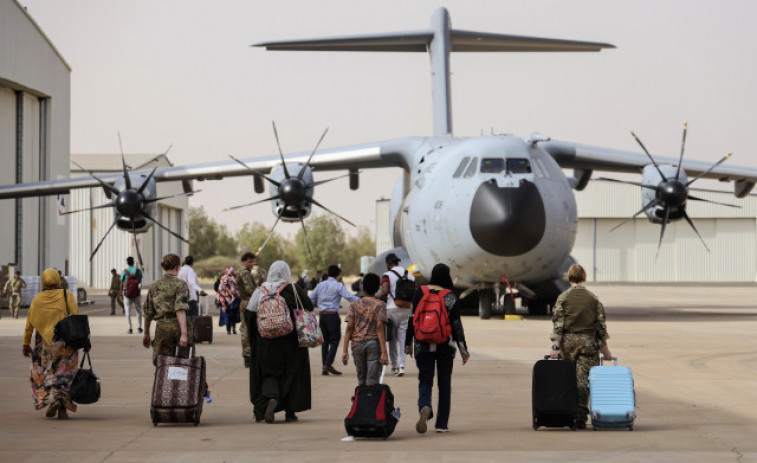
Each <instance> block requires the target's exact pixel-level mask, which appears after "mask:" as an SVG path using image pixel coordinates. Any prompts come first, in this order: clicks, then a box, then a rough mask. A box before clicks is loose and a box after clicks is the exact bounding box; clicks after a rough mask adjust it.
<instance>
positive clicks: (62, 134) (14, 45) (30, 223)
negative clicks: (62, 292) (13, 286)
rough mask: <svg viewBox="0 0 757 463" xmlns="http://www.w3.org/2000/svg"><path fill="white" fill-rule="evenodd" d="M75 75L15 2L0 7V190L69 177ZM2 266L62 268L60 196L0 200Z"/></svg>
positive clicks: (34, 270)
mask: <svg viewBox="0 0 757 463" xmlns="http://www.w3.org/2000/svg"><path fill="white" fill-rule="evenodd" d="M70 114H71V68H70V67H69V65H68V64H67V63H66V61H65V60H64V59H63V57H62V56H61V55H60V53H58V51H57V50H56V49H55V46H54V45H53V44H52V42H51V41H50V40H49V39H48V38H47V37H46V36H45V34H44V33H43V32H42V30H41V29H40V28H39V26H38V25H37V23H35V22H34V20H33V19H32V18H31V16H29V14H28V13H27V12H26V10H25V9H24V8H23V7H22V6H21V5H20V4H19V3H18V2H17V1H16V0H0V161H2V163H3V167H4V168H3V169H0V184H13V183H20V182H32V181H38V180H52V179H56V178H63V177H67V176H68V163H69V154H70V133H71V121H70ZM0 218H1V219H0V236H1V237H2V239H0V262H2V263H3V264H5V263H11V262H13V263H18V265H19V268H20V270H21V272H22V273H23V274H25V275H35V274H36V275H39V274H40V273H41V272H42V270H44V269H45V268H46V267H48V266H54V267H58V268H60V269H64V268H65V267H66V260H67V255H68V227H67V226H66V223H65V221H64V220H62V218H59V217H58V215H57V202H56V198H55V197H44V198H26V199H18V200H14V199H6V200H2V201H0Z"/></svg>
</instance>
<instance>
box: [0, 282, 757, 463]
mask: <svg viewBox="0 0 757 463" xmlns="http://www.w3.org/2000/svg"><path fill="white" fill-rule="evenodd" d="M589 287H590V288H591V289H592V290H593V291H594V292H595V293H596V294H597V295H598V296H599V297H600V299H601V300H602V301H603V302H604V304H605V307H606V310H607V318H608V328H609V332H610V335H611V340H610V346H611V349H612V352H613V354H614V355H616V356H618V357H619V358H620V363H621V364H623V365H627V366H630V367H631V368H632V370H633V373H634V379H635V384H636V397H637V415H638V419H637V421H636V426H635V428H634V431H633V432H630V431H627V430H618V431H596V432H594V431H591V429H589V430H586V431H575V432H571V431H570V430H568V429H567V428H563V429H544V428H540V429H539V430H538V431H534V430H533V429H532V427H531V370H532V367H533V364H534V362H535V361H536V360H538V359H540V358H541V357H543V355H544V354H545V353H547V351H548V347H549V344H550V342H549V338H548V335H549V332H550V330H551V322H550V319H549V317H526V319H525V320H523V321H507V322H505V321H503V320H494V319H492V320H479V319H478V318H477V317H464V319H463V323H464V326H465V332H466V336H467V339H468V346H469V348H470V351H471V355H472V357H471V360H470V362H469V363H468V364H467V365H465V366H463V365H462V362H461V361H460V359H459V357H458V358H457V359H456V360H455V366H454V372H453V379H452V389H453V392H452V414H451V417H450V425H449V426H450V432H449V433H447V434H437V433H434V432H433V420H432V421H431V422H430V426H429V428H430V431H429V432H428V433H427V434H425V435H419V434H417V433H416V431H415V423H416V421H417V418H418V413H417V405H416V400H417V369H416V367H415V364H414V362H413V361H412V360H409V361H408V365H407V369H406V370H407V373H406V375H405V376H404V377H394V376H390V377H389V378H388V379H387V383H388V384H389V385H390V386H391V388H392V391H393V392H394V394H395V397H396V399H395V400H396V406H399V407H401V410H402V418H401V420H400V422H399V424H398V425H397V429H396V430H395V433H394V434H393V435H392V436H391V437H390V438H389V439H388V440H385V441H384V440H364V439H363V440H361V439H358V440H357V441H355V442H341V441H340V439H341V438H342V437H344V436H345V435H346V433H345V431H344V426H343V419H344V417H345V415H346V414H347V412H348V410H349V406H350V396H351V395H352V392H353V389H354V386H355V384H356V376H355V369H354V366H353V365H348V366H345V367H342V366H341V365H336V366H337V368H338V369H339V370H341V371H343V372H344V375H342V376H322V375H321V368H320V367H321V365H320V350H319V349H313V350H311V352H310V359H311V374H312V390H313V400H312V402H313V408H312V410H310V411H307V412H302V413H300V414H299V418H300V420H299V422H297V423H284V422H283V418H284V417H283V413H280V414H277V416H276V420H277V421H276V422H275V423H274V424H265V423H254V422H253V419H252V406H251V404H250V403H249V398H248V370H247V369H245V368H244V366H243V364H242V358H241V354H240V346H239V336H238V335H227V334H226V332H225V329H224V328H220V327H218V326H216V327H215V333H214V341H213V343H212V344H210V345H209V344H201V345H200V346H199V347H198V349H197V350H198V354H199V355H203V356H205V358H206V360H207V365H208V383H209V386H210V390H211V395H212V399H213V402H212V403H211V404H207V405H206V406H205V408H204V411H203V415H202V422H201V424H200V426H198V427H194V426H192V425H159V426H158V427H157V428H154V427H153V426H152V422H151V421H150V416H149V403H150V393H151V389H152V383H153V367H152V364H151V362H150V358H151V357H150V355H151V352H150V351H149V350H147V349H144V348H143V347H142V346H141V336H140V335H138V334H137V333H136V329H135V333H134V334H132V335H129V334H126V328H127V327H126V322H125V320H124V317H123V316H120V315H119V316H110V315H108V314H109V312H110V308H109V306H108V304H109V301H108V298H107V296H95V297H94V298H95V300H96V301H97V303H96V304H94V305H91V306H84V307H83V308H82V309H83V312H84V313H89V314H90V315H91V317H90V323H91V327H92V333H93V336H92V344H93V348H92V352H91V356H92V361H93V364H94V370H95V373H97V374H98V375H99V376H100V378H101V380H102V391H103V392H102V398H101V399H100V401H99V402H98V403H96V404H93V405H80V406H79V411H78V412H77V413H74V414H70V415H71V419H69V420H66V421H59V420H54V419H53V420H51V419H47V418H45V417H44V410H42V411H35V410H34V408H33V406H32V399H31V393H30V390H29V379H28V378H29V365H30V361H29V360H28V359H27V358H24V357H23V356H22V355H21V340H22V334H23V330H24V323H25V320H24V319H23V318H22V319H19V320H13V319H10V318H9V317H8V312H7V311H3V312H2V320H0V351H1V352H3V355H2V356H0V391H2V394H1V395H0V410H2V412H1V414H0V416H1V417H2V418H1V419H0V461H2V462H15V463H21V462H56V463H57V462H140V463H144V462H153V461H155V462H158V461H160V462H166V463H168V462H182V463H187V462H249V461H294V460H297V461H307V462H310V461H329V462H335V461H350V462H352V461H390V460H391V461H401V462H409V461H455V462H463V461H508V462H520V461H523V462H541V461H544V462H547V461H550V462H554V461H584V462H590V461H597V462H599V461H612V462H636V461H644V462H650V461H653V462H656V461H666V462H668V461H673V462H754V461H757V438H756V437H755V436H757V406H755V404H754V397H755V390H757V355H756V352H757V348H756V347H755V345H756V344H755V340H754V339H755V336H754V333H755V332H757V286H717V287H697V286H675V287H671V286H646V287H642V286H601V285H593V286H592V285H589ZM25 313H26V312H25V310H24V311H23V312H22V315H25ZM214 321H216V322H217V316H215V317H214ZM340 353H341V346H340ZM337 357H338V358H340V355H339V356H337ZM434 400H436V395H434Z"/></svg>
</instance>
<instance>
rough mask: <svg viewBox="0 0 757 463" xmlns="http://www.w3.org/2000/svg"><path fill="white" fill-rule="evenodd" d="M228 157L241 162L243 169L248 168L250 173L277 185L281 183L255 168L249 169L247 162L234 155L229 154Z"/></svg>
mask: <svg viewBox="0 0 757 463" xmlns="http://www.w3.org/2000/svg"><path fill="white" fill-rule="evenodd" d="M229 157H230V158H231V159H233V160H235V161H236V162H238V163H240V164H242V166H244V168H245V169H247V170H249V171H250V173H251V174H252V175H257V176H258V177H263V178H264V179H266V180H268V181H269V182H271V183H273V184H274V185H276V186H277V187H280V186H281V184H280V183H279V182H277V181H276V180H274V179H272V178H270V177H268V176H265V175H263V174H261V173H260V172H256V171H255V170H253V169H251V168H250V167H249V166H248V165H247V164H245V163H243V162H242V161H240V160H239V159H237V158H235V157H234V156H232V155H229Z"/></svg>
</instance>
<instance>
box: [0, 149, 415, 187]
mask: <svg viewBox="0 0 757 463" xmlns="http://www.w3.org/2000/svg"><path fill="white" fill-rule="evenodd" d="M422 141H423V138H414V137H409V138H402V139H397V140H389V141H383V142H379V143H367V144H364V145H353V146H347V147H342V148H334V149H324V150H319V151H318V152H316V153H315V155H313V158H312V160H311V161H310V166H311V167H312V168H313V170H319V171H321V170H356V169H366V168H376V167H407V166H408V165H409V159H410V155H411V153H412V150H413V149H414V148H415V147H416V146H417V145H418V144H419V143H421V142H422ZM310 154H311V153H310V152H309V151H308V152H301V153H291V154H287V155H286V156H285V159H286V162H287V165H289V164H290V163H291V164H295V163H302V164H304V163H305V162H307V160H308V157H309V156H310ZM240 161H242V162H243V163H244V164H245V165H246V166H247V167H248V168H249V169H247V168H245V167H244V166H242V165H240V164H239V163H238V162H236V161H233V160H230V159H229V160H224V161H217V162H208V163H203V164H194V165H185V166H171V167H160V168H158V169H157V170H156V171H155V174H154V178H155V180H156V181H158V182H175V181H184V180H219V179H222V178H224V177H235V176H244V175H251V173H250V170H254V171H256V172H259V173H262V174H265V173H268V172H270V171H271V169H272V168H273V167H275V166H276V165H279V164H281V157H280V156H278V155H274V156H265V157H256V158H247V159H240ZM150 171H151V169H142V170H139V171H137V170H134V171H130V173H131V174H132V175H136V174H137V173H138V172H139V173H145V174H147V173H149V172H150ZM95 175H96V176H97V178H94V177H93V176H91V175H86V176H81V177H74V178H64V179H56V180H46V181H40V182H30V183H19V184H12V185H2V186H0V199H9V198H25V197H35V196H49V195H56V194H61V193H68V192H69V191H70V190H74V189H78V188H96V187H100V186H102V184H103V183H105V184H108V185H113V184H114V183H115V182H116V181H118V180H120V179H122V178H123V174H122V173H120V172H119V173H109V174H103V175H100V174H95ZM98 179H99V180H98ZM101 182H102V183H101Z"/></svg>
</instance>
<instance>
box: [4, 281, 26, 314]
mask: <svg viewBox="0 0 757 463" xmlns="http://www.w3.org/2000/svg"><path fill="white" fill-rule="evenodd" d="M24 288H26V282H25V281H24V279H23V278H21V277H18V278H16V277H15V275H14V276H13V277H11V279H10V280H8V282H7V283H5V291H6V293H7V294H8V302H9V305H10V309H11V316H12V317H13V318H18V311H19V309H20V308H21V290H22V289H24Z"/></svg>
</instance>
